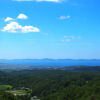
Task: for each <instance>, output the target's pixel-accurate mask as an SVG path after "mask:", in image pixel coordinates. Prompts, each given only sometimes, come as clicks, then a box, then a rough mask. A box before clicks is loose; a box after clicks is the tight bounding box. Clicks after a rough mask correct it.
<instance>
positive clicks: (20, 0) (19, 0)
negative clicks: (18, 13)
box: [13, 0, 33, 2]
mask: <svg viewBox="0 0 100 100" xmlns="http://www.w3.org/2000/svg"><path fill="white" fill-rule="evenodd" d="M13 1H18V2H22V1H33V0H13Z"/></svg>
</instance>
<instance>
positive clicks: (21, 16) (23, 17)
mask: <svg viewBox="0 0 100 100" xmlns="http://www.w3.org/2000/svg"><path fill="white" fill-rule="evenodd" d="M17 19H28V16H26V15H25V14H19V15H18V17H17Z"/></svg>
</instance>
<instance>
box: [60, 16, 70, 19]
mask: <svg viewBox="0 0 100 100" xmlns="http://www.w3.org/2000/svg"><path fill="white" fill-rule="evenodd" d="M70 18H71V16H60V17H59V19H70Z"/></svg>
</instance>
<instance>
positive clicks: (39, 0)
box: [13, 0, 63, 3]
mask: <svg viewBox="0 0 100 100" xmlns="http://www.w3.org/2000/svg"><path fill="white" fill-rule="evenodd" d="M13 1H18V2H23V1H36V2H56V3H59V2H62V1H63V0H13Z"/></svg>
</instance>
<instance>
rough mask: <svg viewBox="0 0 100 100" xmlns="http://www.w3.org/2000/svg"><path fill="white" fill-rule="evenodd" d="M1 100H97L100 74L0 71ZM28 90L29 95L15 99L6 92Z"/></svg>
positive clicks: (52, 71)
mask: <svg viewBox="0 0 100 100" xmlns="http://www.w3.org/2000/svg"><path fill="white" fill-rule="evenodd" d="M0 85H1V87H2V85H3V86H6V87H9V88H4V90H3V89H2V88H1V87H0V100H31V97H33V96H37V97H38V98H39V99H40V100H100V71H93V70H90V71H89V70H83V71H82V70H81V71H80V70H72V71H71V70H21V71H10V70H5V71H2V70H1V71H0ZM22 88H28V89H30V90H32V91H31V93H30V94H28V95H27V94H26V95H23V96H14V95H13V93H11V92H7V91H8V90H20V89H22Z"/></svg>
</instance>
